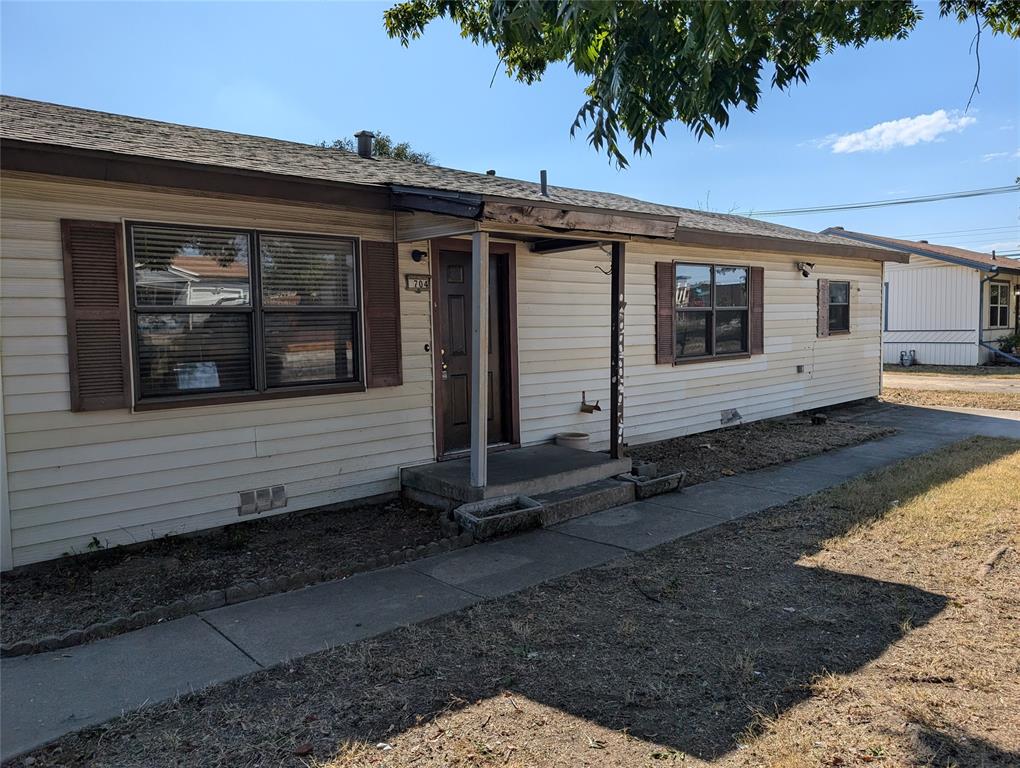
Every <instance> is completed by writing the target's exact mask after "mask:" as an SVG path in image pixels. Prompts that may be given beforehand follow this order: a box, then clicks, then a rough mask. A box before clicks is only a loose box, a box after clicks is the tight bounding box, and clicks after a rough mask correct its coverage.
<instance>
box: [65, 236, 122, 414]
mask: <svg viewBox="0 0 1020 768" xmlns="http://www.w3.org/2000/svg"><path fill="white" fill-rule="evenodd" d="M60 225H61V235H62V238H63V246H64V298H65V301H66V303H67V348H68V368H69V370H70V376H71V410H72V411H102V410H108V409H111V408H126V407H128V406H130V404H131V387H130V371H131V366H130V361H129V355H128V348H129V346H128V325H127V321H128V311H127V297H126V295H125V294H126V287H125V286H126V275H125V265H124V258H123V256H122V254H123V242H122V235H121V227H120V225H119V224H117V223H114V222H107V221H71V220H67V219H65V220H63V221H61V222H60Z"/></svg>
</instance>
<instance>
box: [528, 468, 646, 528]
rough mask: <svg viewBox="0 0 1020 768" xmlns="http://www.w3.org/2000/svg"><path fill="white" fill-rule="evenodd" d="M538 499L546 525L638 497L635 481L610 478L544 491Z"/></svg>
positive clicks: (542, 518) (628, 501) (588, 513)
mask: <svg viewBox="0 0 1020 768" xmlns="http://www.w3.org/2000/svg"><path fill="white" fill-rule="evenodd" d="M534 499H535V501H537V502H538V503H539V504H541V505H542V515H541V521H542V525H543V526H550V525H555V524H556V523H562V522H563V521H564V520H571V519H573V518H575V517H582V516H583V515H590V514H591V513H592V512H601V511H602V510H603V509H609V508H610V507H618V506H620V505H621V504H629V503H630V502H632V501H634V484H633V483H627V482H623V481H621V480H614V479H612V478H609V479H605V480H596V481H595V482H593V483H586V484H584V485H578V486H574V487H573V488H564V489H563V490H559V491H552V492H550V493H543V494H541V495H539V496H535V497H534Z"/></svg>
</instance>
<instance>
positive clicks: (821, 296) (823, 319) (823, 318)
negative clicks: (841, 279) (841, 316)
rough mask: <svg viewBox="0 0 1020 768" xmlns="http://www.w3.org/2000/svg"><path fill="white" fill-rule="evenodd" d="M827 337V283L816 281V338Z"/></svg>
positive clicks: (825, 281) (822, 280)
mask: <svg viewBox="0 0 1020 768" xmlns="http://www.w3.org/2000/svg"><path fill="white" fill-rule="evenodd" d="M828 335H829V281H828V280H825V279H821V280H819V281H818V336H819V337H822V336H828Z"/></svg>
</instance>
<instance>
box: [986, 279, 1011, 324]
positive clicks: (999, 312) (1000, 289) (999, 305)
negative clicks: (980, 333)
mask: <svg viewBox="0 0 1020 768" xmlns="http://www.w3.org/2000/svg"><path fill="white" fill-rule="evenodd" d="M988 327H989V328H1008V327H1009V283H989V284H988Z"/></svg>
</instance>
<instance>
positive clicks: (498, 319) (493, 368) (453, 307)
mask: <svg viewBox="0 0 1020 768" xmlns="http://www.w3.org/2000/svg"><path fill="white" fill-rule="evenodd" d="M502 271H503V270H501V269H499V264H498V257H496V256H492V257H490V258H489V382H488V385H489V444H490V445H491V444H493V443H502V442H507V434H506V429H505V426H506V419H505V416H504V415H505V413H506V412H507V404H506V403H505V402H504V391H505V387H504V386H503V377H504V373H505V365H504V363H505V361H504V357H505V355H504V346H505V337H506V333H505V331H506V312H505V302H504V301H503V300H502V297H503V295H504V290H503V285H502V282H501V279H502V275H501V273H502ZM438 272H439V274H438V284H439V306H438V307H437V312H436V317H435V321H436V323H437V325H438V330H439V333H438V338H439V349H438V350H437V353H438V358H439V391H440V398H441V399H442V419H441V420H440V424H439V427H440V429H441V430H442V436H441V440H440V445H441V446H442V452H443V453H454V452H456V451H463V450H466V449H468V448H470V447H471V397H472V393H471V308H472V303H473V298H472V291H471V254H470V253H465V252H463V251H454V250H440V251H439V262H438Z"/></svg>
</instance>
